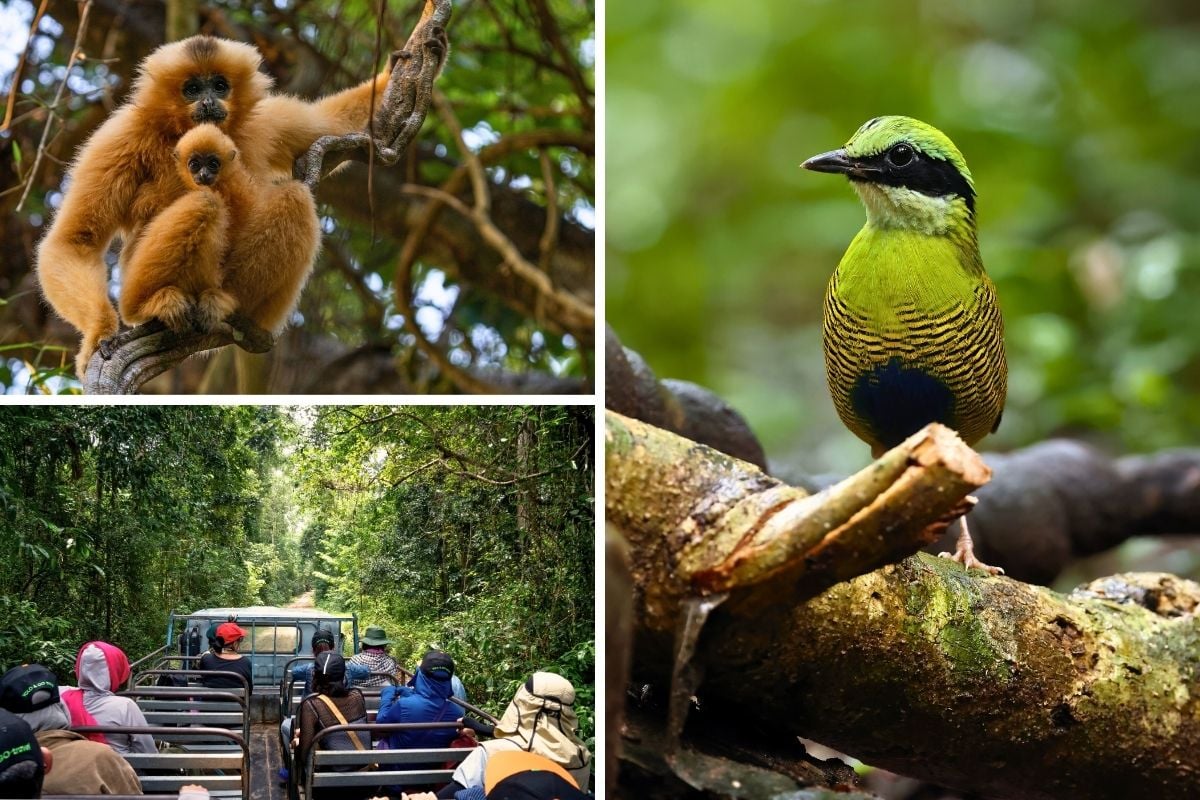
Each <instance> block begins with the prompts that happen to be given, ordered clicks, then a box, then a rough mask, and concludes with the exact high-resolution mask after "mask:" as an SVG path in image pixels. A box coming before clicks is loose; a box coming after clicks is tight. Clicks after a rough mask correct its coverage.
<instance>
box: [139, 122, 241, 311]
mask: <svg viewBox="0 0 1200 800" xmlns="http://www.w3.org/2000/svg"><path fill="white" fill-rule="evenodd" d="M236 159H237V148H236V147H235V146H234V144H233V141H232V140H231V139H230V138H229V137H228V136H226V135H225V134H223V133H221V129H220V128H218V127H217V126H215V125H213V124H211V123H207V122H206V123H204V124H202V125H198V126H196V127H195V128H192V129H191V130H190V131H188V132H187V133H185V134H184V135H183V138H182V139H180V140H179V144H177V145H176V146H175V161H176V164H177V168H178V174H179V178H180V180H181V181H182V182H183V184H184V186H185V187H186V188H187V189H189V190H191V191H187V192H186V193H185V194H184V195H183V196H182V197H180V198H179V199H178V200H176V201H175V202H174V203H172V204H171V205H169V206H167V208H166V210H165V211H163V212H162V213H161V214H159V215H158V216H157V217H155V218H154V219H153V220H151V221H150V224H149V225H147V226H146V227H145V229H144V230H143V231H142V233H141V236H140V237H139V240H138V243H137V245H136V247H135V248H134V251H133V255H132V256H130V257H129V259H127V260H126V262H125V267H124V272H123V274H122V275H121V295H120V308H121V316H122V317H123V318H124V319H125V321H126V322H128V323H130V324H133V325H136V324H139V323H142V322H146V321H148V320H150V319H153V318H155V317H157V318H158V319H160V320H162V321H163V322H164V323H165V324H166V325H167V326H168V327H169V328H172V329H173V330H177V331H182V330H186V329H187V328H189V327H193V326H194V327H197V328H200V329H201V330H211V329H212V327H213V326H214V325H216V324H217V323H218V322H220V321H221V320H222V319H224V318H225V317H227V316H228V315H229V314H230V313H231V312H232V311H233V310H234V308H235V307H236V304H235V302H234V299H233V297H232V296H231V295H230V294H229V293H228V292H226V291H225V290H224V289H222V288H221V283H222V267H223V260H224V259H225V257H226V256H227V255H228V250H229V220H230V219H238V220H241V219H247V218H248V215H249V214H251V213H252V212H253V210H254V199H253V192H254V189H253V186H252V184H251V181H250V178H249V176H248V175H246V173H245V170H244V169H243V168H242V165H241V164H240V163H236Z"/></svg>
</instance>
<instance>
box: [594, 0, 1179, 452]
mask: <svg viewBox="0 0 1200 800" xmlns="http://www.w3.org/2000/svg"><path fill="white" fill-rule="evenodd" d="M606 20H607V130H606V136H607V159H608V160H607V163H608V168H607V185H608V195H607V202H606V209H607V210H606V214H607V247H608V253H607V318H608V320H609V322H611V324H612V325H613V326H614V327H615V329H616V331H617V333H618V334H619V335H620V337H621V338H622V339H623V341H624V342H625V344H626V345H628V346H630V347H632V348H634V349H635V350H638V351H639V352H641V353H642V354H643V355H644V356H645V357H646V359H647V361H648V362H649V363H650V365H651V366H652V367H653V368H654V369H655V371H656V372H657V373H658V374H659V376H660V377H675V378H684V379H688V380H693V381H696V382H698V383H701V384H703V385H705V386H707V387H709V388H712V389H713V390H715V391H716V392H717V393H718V394H720V395H721V396H722V397H724V398H725V399H726V400H728V401H729V402H730V403H732V404H733V405H734V407H736V408H737V409H738V410H739V411H741V412H742V413H743V414H744V415H745V416H746V417H747V418H748V419H749V421H750V424H751V426H752V427H753V428H754V430H755V431H756V432H757V434H758V435H759V437H760V439H761V440H762V441H763V443H764V445H765V447H766V449H767V452H768V454H769V456H770V457H771V459H772V461H773V463H775V464H776V465H781V466H785V467H786V468H787V469H786V471H787V472H791V471H793V470H794V471H798V472H805V473H820V472H826V471H834V472H848V471H850V470H853V469H856V468H858V467H861V466H862V465H863V464H864V463H865V462H866V461H867V459H868V451H867V447H866V445H864V444H862V443H861V442H859V441H858V440H857V439H855V438H854V437H853V435H851V434H850V433H849V432H847V431H846V430H845V429H844V428H843V426H842V425H841V424H840V422H839V421H838V419H837V417H836V415H835V413H834V410H833V405H832V403H831V401H830V400H829V396H828V394H827V390H826V386H825V377H824V362H823V360H822V355H821V345H820V317H821V299H822V295H823V292H824V288H825V283H826V281H827V280H828V278H829V275H830V273H831V272H832V271H833V268H834V267H835V265H836V264H837V262H838V259H839V258H840V257H841V254H842V252H843V251H844V250H845V248H846V246H847V245H848V244H849V242H850V239H851V238H852V237H853V236H854V234H855V232H856V231H857V230H858V229H859V227H861V225H862V223H863V220H864V214H863V211H862V208H861V206H860V205H859V202H858V200H857V198H856V196H855V195H854V193H853V191H852V190H851V189H850V187H849V186H848V185H847V182H846V181H845V180H843V179H841V178H837V177H835V176H831V175H819V174H815V173H811V172H806V171H804V170H801V169H800V167H799V164H800V162H802V161H803V160H804V159H805V158H807V157H808V156H811V155H814V154H816V153H819V152H823V151H825V150H831V149H834V148H836V147H840V146H841V145H842V144H843V143H844V142H845V141H846V140H847V139H848V138H849V137H850V135H851V134H852V133H853V132H854V131H855V129H857V127H858V126H859V125H860V124H861V123H862V122H864V121H865V120H867V119H869V118H871V117H874V116H878V115H881V114H907V115H910V116H914V117H918V118H920V119H923V120H925V121H927V122H930V123H932V124H934V125H936V126H937V127H939V128H941V129H942V130H943V131H945V132H946V133H947V134H948V135H949V136H950V137H951V138H952V139H953V140H954V141H955V142H956V143H957V144H958V146H959V148H960V149H961V150H962V151H963V153H964V155H965V156H966V158H967V162H968V164H969V165H970V167H971V171H972V173H973V174H974V177H975V183H976V186H977V188H978V191H979V202H978V212H979V213H978V218H979V224H980V244H981V248H982V251H983V258H984V263H985V265H986V266H987V269H988V271H989V273H990V274H991V275H992V277H993V279H994V280H995V282H996V284H997V286H998V289H999V292H1000V299H1001V305H1002V307H1003V310H1004V314H1005V319H1006V324H1007V334H1006V341H1007V347H1008V358H1009V365H1010V380H1009V395H1008V406H1007V410H1006V412H1005V415H1004V424H1003V425H1002V426H1001V428H1000V431H999V433H997V434H995V435H994V436H992V437H990V438H988V439H987V440H985V442H984V448H985V449H1008V448H1013V447H1018V446H1021V445H1025V444H1028V443H1031V442H1034V441H1037V440H1040V439H1044V438H1047V437H1050V436H1056V435H1068V436H1075V437H1082V438H1086V439H1088V440H1091V441H1093V442H1095V443H1097V444H1099V445H1101V446H1103V447H1105V448H1107V449H1109V450H1112V451H1115V452H1123V451H1146V450H1156V449H1160V448H1164V447H1171V446H1179V445H1196V444H1200V435H1198V434H1197V432H1198V431H1200V403H1198V402H1197V398H1198V396H1200V391H1198V390H1200V302H1198V301H1200V235H1198V231H1197V228H1198V225H1197V220H1198V218H1200V4H1197V3H1195V2H1194V0H1189V2H1182V0H1180V1H1178V2H1165V1H1163V0H1160V1H1159V2H1142V3H1130V2H1127V0H1086V2H1085V0H1068V1H1065V2H1057V3H1049V2H1034V0H1015V1H1014V2H1004V3H1000V2H994V1H991V0H961V1H960V2H948V1H947V0H926V1H925V2H920V0H899V1H897V0H868V1H867V2H855V3H846V2H832V0H831V1H829V2H821V1H819V0H769V1H768V0H764V1H761V2H756V1H754V0H747V1H746V2H741V3H730V2H725V1H721V2H718V0H688V1H687V2H683V0H668V1H665V2H657V3H646V2H644V0H609V2H608V4H607V11H606Z"/></svg>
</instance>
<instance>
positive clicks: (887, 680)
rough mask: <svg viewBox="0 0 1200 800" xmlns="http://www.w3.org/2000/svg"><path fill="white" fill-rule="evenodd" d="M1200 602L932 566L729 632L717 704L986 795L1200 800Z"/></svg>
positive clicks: (1117, 584)
mask: <svg viewBox="0 0 1200 800" xmlns="http://www.w3.org/2000/svg"><path fill="white" fill-rule="evenodd" d="M1198 602H1200V586H1197V585H1196V584H1194V583H1191V582H1189V581H1183V580H1181V579H1178V578H1175V577H1173V576H1170V575H1160V574H1152V575H1118V576H1114V577H1112V578H1107V579H1104V580H1102V581H1098V582H1096V583H1094V584H1092V585H1090V586H1089V587H1087V588H1086V589H1084V590H1082V591H1077V592H1075V593H1073V594H1072V595H1070V596H1064V595H1060V594H1057V593H1055V592H1052V591H1050V590H1048V589H1045V588H1042V587H1036V586H1030V585H1028V584H1024V583H1019V582H1017V581H1013V580H1010V579H1007V578H982V577H976V576H975V575H974V574H967V573H965V572H964V571H963V570H962V568H961V567H959V566H958V565H957V564H953V563H950V562H948V561H946V560H944V559H938V558H936V557H933V556H930V555H927V554H921V555H918V556H915V557H912V558H909V559H907V560H905V561H903V562H902V563H900V564H898V565H894V566H888V567H884V568H882V569H879V570H877V571H875V572H872V573H870V574H867V575H863V576H861V577H858V578H855V579H854V580H851V581H848V582H846V583H843V584H840V585H838V586H835V587H833V588H832V589H830V590H829V591H827V592H825V593H824V594H823V595H821V596H820V597H819V598H816V599H814V600H813V601H811V602H809V603H807V604H805V605H802V606H797V607H794V608H792V609H790V610H789V611H788V613H787V615H786V618H785V619H784V620H783V624H782V625H780V624H778V621H772V622H770V624H769V626H763V625H760V624H757V622H756V621H755V620H754V619H752V618H749V619H747V618H743V619H738V620H729V619H726V620H721V619H717V618H714V620H713V621H712V623H710V629H709V631H708V639H707V642H708V647H707V649H706V650H705V652H704V653H703V659H704V661H705V663H706V664H707V665H708V681H707V684H706V686H707V688H706V691H705V695H706V699H707V700H708V701H709V702H710V703H713V704H715V705H716V706H717V709H718V710H715V711H713V712H712V713H717V714H720V713H721V711H720V710H719V709H720V708H724V709H726V710H730V709H736V710H737V713H739V714H741V715H745V714H751V715H757V716H758V717H759V718H760V719H761V720H762V721H763V722H765V723H768V724H771V725H784V726H786V728H787V729H788V730H791V731H794V732H796V733H798V734H801V735H804V736H807V737H811V738H813V739H816V740H818V741H821V742H822V743H825V744H828V745H830V746H833V747H837V748H839V749H841V750H843V751H844V752H846V753H848V754H851V755H854V756H856V757H858V758H861V759H863V760H864V761H866V762H867V763H869V764H873V765H876V766H879V767H883V768H886V769H890V770H893V771H895V772H900V773H902V774H905V775H912V776H915V777H919V778H923V779H926V780H929V781H934V782H937V783H940V784H943V785H946V786H951V787H955V788H959V789H964V790H970V791H974V792H979V793H982V794H984V795H986V796H989V797H1001V798H1028V799H1030V800H1040V799H1044V800H1064V799H1066V798H1098V797H1147V798H1149V797H1153V798H1161V799H1162V800H1169V799H1170V798H1185V797H1195V796H1196V791H1197V786H1198V785H1200V626H1197V623H1196V618H1195V615H1194V610H1195V607H1196V605H1197V603H1198ZM763 712H769V719H767V718H766V716H765V715H764V714H763Z"/></svg>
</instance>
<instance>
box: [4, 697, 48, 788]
mask: <svg viewBox="0 0 1200 800" xmlns="http://www.w3.org/2000/svg"><path fill="white" fill-rule="evenodd" d="M45 777H46V768H45V764H43V763H42V748H41V745H39V744H38V741H37V739H36V738H35V737H34V735H33V729H32V728H30V727H29V725H28V724H27V723H26V722H25V720H23V719H21V718H20V717H18V716H17V715H16V714H13V713H12V712H11V711H6V710H5V709H2V708H0V797H40V796H41V794H42V780H43V779H44V778H45Z"/></svg>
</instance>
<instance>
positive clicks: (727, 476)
mask: <svg viewBox="0 0 1200 800" xmlns="http://www.w3.org/2000/svg"><path fill="white" fill-rule="evenodd" d="M990 474H991V473H990V471H989V470H988V468H987V466H986V465H985V464H984V463H983V461H982V460H981V459H980V458H979V456H978V455H977V454H976V453H975V452H974V451H973V450H971V449H970V448H969V447H967V446H966V445H965V444H964V443H963V442H962V440H961V439H959V438H958V436H957V435H956V434H954V432H953V431H950V430H949V429H948V428H945V427H943V426H941V425H936V424H934V425H929V426H927V427H926V428H924V429H922V430H921V431H919V432H918V433H916V434H914V435H913V436H911V437H909V439H907V440H906V441H905V442H903V443H902V444H901V445H899V446H898V447H896V448H894V449H892V450H890V451H888V452H887V453H885V454H884V455H883V456H882V457H881V458H880V459H879V460H878V461H876V462H875V463H874V464H872V465H870V466H869V467H867V468H866V469H864V470H862V471H861V472H859V473H857V474H856V475H852V476H851V477H849V478H847V479H846V480H845V481H843V482H842V483H840V484H838V485H837V486H834V487H832V488H831V489H829V490H827V491H825V492H822V493H820V494H818V495H812V496H810V495H808V494H807V493H806V492H805V491H804V490H803V489H798V488H795V487H792V486H787V485H786V484H783V483H781V482H780V481H777V480H775V479H774V478H771V477H769V476H767V475H765V474H763V473H762V472H761V471H759V470H758V468H757V467H754V466H753V465H751V464H748V463H746V462H744V461H738V460H737V459H733V458H730V457H729V456H726V455H724V454H722V453H719V452H717V451H715V450H713V449H711V448H708V447H705V446H704V445H699V444H696V443H695V442H692V441H690V440H688V439H684V438H682V437H679V436H677V435H675V434H672V433H669V432H667V431H664V430H662V429H660V428H655V427H653V426H650V425H646V424H645V423H642V422H638V421H636V420H632V419H629V418H627V417H623V416H621V415H619V414H616V413H614V412H611V411H609V412H606V447H605V484H606V488H605V497H606V501H605V503H606V512H607V515H608V519H609V520H610V521H611V522H612V523H613V524H615V525H616V526H618V528H620V529H621V531H622V532H623V533H624V534H625V537H626V539H627V540H628V542H629V544H630V556H631V565H632V572H633V577H634V589H635V602H636V604H637V614H636V616H637V618H638V627H639V630H641V631H643V632H655V633H657V634H669V633H670V632H671V631H673V630H674V629H675V626H676V623H677V622H678V619H679V614H680V608H681V604H682V601H683V600H684V599H686V598H688V597H694V596H696V595H702V594H706V593H715V592H726V591H727V592H730V599H729V601H728V602H727V603H726V605H725V607H724V608H723V613H730V612H732V613H753V612H754V611H755V610H756V609H758V608H760V607H761V606H762V605H764V604H772V605H780V604H782V605H785V606H787V605H790V604H794V603H800V602H803V601H804V600H806V599H808V598H811V597H813V596H815V595H816V594H817V593H819V592H820V591H822V590H824V589H825V588H827V587H828V586H830V585H832V584H833V583H836V582H837V581H840V580H845V579H847V578H850V577H853V576H855V575H860V574H862V573H864V572H869V571H870V570H873V569H876V568H878V567H880V566H882V565H884V564H888V563H891V562H894V561H897V560H899V559H901V558H903V557H905V556H906V555H909V554H911V553H913V552H915V551H916V550H917V549H918V548H920V547H921V546H922V545H923V544H925V543H927V542H929V541H931V540H932V538H933V537H935V536H936V535H937V534H938V533H940V532H941V530H942V529H943V528H944V527H945V526H946V525H947V524H948V523H949V522H950V521H951V520H952V519H954V518H955V517H956V516H957V515H959V514H961V513H962V512H963V511H964V510H965V509H966V507H967V506H966V505H965V503H964V499H965V498H966V497H967V495H969V494H970V492H972V491H973V490H975V489H976V488H978V487H979V486H981V485H983V484H984V483H986V482H987V480H988V478H989V477H990Z"/></svg>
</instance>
